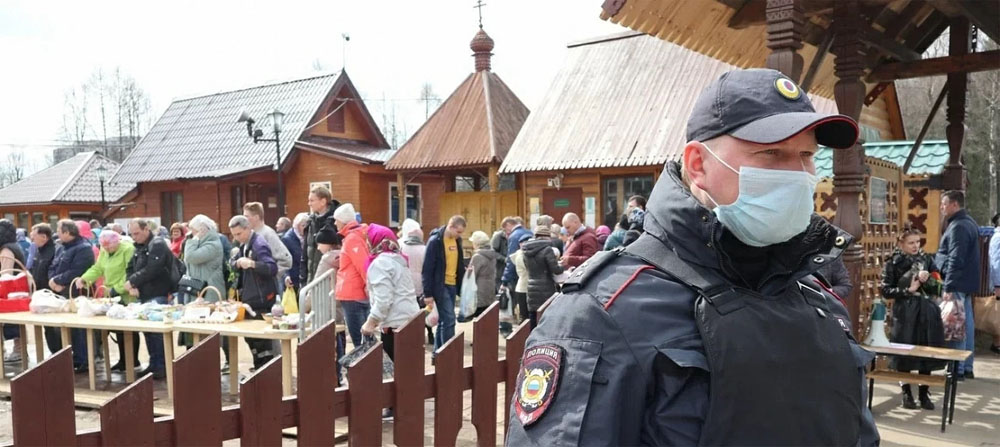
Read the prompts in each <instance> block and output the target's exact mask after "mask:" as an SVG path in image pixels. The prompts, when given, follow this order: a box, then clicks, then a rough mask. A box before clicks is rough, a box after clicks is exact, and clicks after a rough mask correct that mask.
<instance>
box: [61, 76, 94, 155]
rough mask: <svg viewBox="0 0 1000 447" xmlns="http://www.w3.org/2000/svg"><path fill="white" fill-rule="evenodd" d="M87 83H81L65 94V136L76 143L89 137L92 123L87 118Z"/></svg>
mask: <svg viewBox="0 0 1000 447" xmlns="http://www.w3.org/2000/svg"><path fill="white" fill-rule="evenodd" d="M87 96H88V91H87V85H86V84H84V85H80V86H77V87H73V88H71V89H69V90H67V91H66V92H65V93H64V94H63V106H64V109H63V137H64V138H65V139H67V140H70V141H72V142H74V143H77V144H79V143H82V142H83V140H85V139H86V138H87V133H88V131H89V129H90V123H89V121H88V119H87Z"/></svg>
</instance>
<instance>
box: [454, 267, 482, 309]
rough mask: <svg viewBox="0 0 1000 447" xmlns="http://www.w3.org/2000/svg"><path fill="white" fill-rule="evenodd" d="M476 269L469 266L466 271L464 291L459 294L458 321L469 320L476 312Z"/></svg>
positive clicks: (463, 281) (463, 283) (463, 284)
mask: <svg viewBox="0 0 1000 447" xmlns="http://www.w3.org/2000/svg"><path fill="white" fill-rule="evenodd" d="M477 294H478V287H477V286H476V271H475V269H473V268H471V267H470V268H469V269H468V270H466V271H465V278H464V279H463V280H462V293H461V294H459V298H460V300H459V308H458V321H467V320H468V319H469V318H471V317H472V314H474V313H476V295H477Z"/></svg>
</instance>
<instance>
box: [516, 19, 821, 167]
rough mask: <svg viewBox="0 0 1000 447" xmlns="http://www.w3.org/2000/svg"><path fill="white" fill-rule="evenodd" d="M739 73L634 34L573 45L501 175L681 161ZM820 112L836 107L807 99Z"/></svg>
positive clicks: (723, 65) (679, 49)
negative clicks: (713, 96)
mask: <svg viewBox="0 0 1000 447" xmlns="http://www.w3.org/2000/svg"><path fill="white" fill-rule="evenodd" d="M733 69H735V67H733V66H732V65H729V64H727V63H725V62H721V61H719V60H716V59H713V58H711V57H708V56H705V55H703V54H700V53H697V52H694V51H691V50H688V49H685V48H683V47H680V46H678V45H675V44H672V43H670V42H665V41H663V40H660V39H656V38H654V37H650V36H647V35H645V34H641V33H636V32H634V31H629V32H625V33H619V34H615V35H612V36H607V37H603V38H599V39H595V40H591V41H588V42H584V43H580V44H574V45H570V50H569V53H568V55H567V60H566V62H565V64H564V65H563V68H562V69H561V70H560V71H559V73H558V74H557V75H556V77H555V79H554V80H553V82H552V85H551V86H550V87H549V89H548V94H546V95H545V98H544V99H543V100H542V103H541V104H540V105H539V106H538V108H537V110H535V112H534V113H532V114H531V116H529V117H528V120H527V121H526V122H525V123H524V128H523V129H521V132H520V134H519V135H518V136H517V139H516V140H515V141H514V145H513V146H512V147H511V149H510V152H509V153H508V154H507V158H506V160H504V163H503V165H502V166H501V167H500V172H501V173H513V172H527V171H548V170H561V169H588V168H608V167H626V166H653V165H662V164H663V163H666V162H667V161H668V160H673V159H676V158H679V157H680V155H681V150H682V149H683V147H684V143H685V142H686V141H687V138H686V136H687V119H688V116H689V115H690V114H691V109H692V108H693V107H694V103H695V100H697V98H698V95H699V94H700V93H701V91H702V90H703V89H704V88H705V87H707V86H708V84H709V83H711V82H712V81H714V80H715V79H717V78H718V77H719V76H720V75H722V73H724V72H726V71H729V70H733ZM809 97H810V99H811V100H812V103H813V106H814V107H815V108H816V111H818V112H821V113H837V105H836V103H834V102H833V101H831V100H829V99H826V98H821V97H817V96H814V95H809Z"/></svg>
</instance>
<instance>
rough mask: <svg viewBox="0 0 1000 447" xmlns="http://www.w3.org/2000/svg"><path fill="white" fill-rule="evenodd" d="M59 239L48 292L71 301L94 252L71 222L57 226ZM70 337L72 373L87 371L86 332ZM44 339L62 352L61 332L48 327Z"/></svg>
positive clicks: (65, 221)
mask: <svg viewBox="0 0 1000 447" xmlns="http://www.w3.org/2000/svg"><path fill="white" fill-rule="evenodd" d="M56 236H57V237H58V238H59V241H60V242H62V245H60V246H59V247H58V248H57V249H56V257H55V260H53V261H52V266H51V267H49V289H51V290H52V291H53V292H55V293H58V294H59V295H62V296H63V297H66V298H70V299H72V298H73V296H72V295H71V294H70V284H71V282H72V281H73V280H74V279H76V278H79V277H81V276H83V273H84V272H86V271H87V269H89V268H90V266H92V265H94V262H95V260H94V249H93V248H92V247H91V245H90V241H88V240H87V239H85V238H84V237H82V236H80V228H79V227H77V226H76V222H73V221H72V220H69V219H63V220H60V221H59V223H58V224H56ZM74 291H76V290H74ZM71 336H72V341H73V370H74V371H76V372H78V373H82V372H86V371H87V370H88V366H87V340H86V332H84V330H83V329H73V330H72V331H71ZM45 337H46V339H47V340H46V342H47V344H48V345H49V350H50V351H52V352H53V353H55V352H56V351H58V350H59V349H62V338H61V336H60V335H59V331H58V330H56V329H55V328H50V327H46V328H45Z"/></svg>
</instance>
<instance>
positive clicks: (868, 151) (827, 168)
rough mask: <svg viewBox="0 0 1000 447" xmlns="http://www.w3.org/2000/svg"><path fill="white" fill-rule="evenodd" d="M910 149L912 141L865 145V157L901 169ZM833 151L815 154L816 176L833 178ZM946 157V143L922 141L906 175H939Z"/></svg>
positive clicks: (822, 151)
mask: <svg viewBox="0 0 1000 447" xmlns="http://www.w3.org/2000/svg"><path fill="white" fill-rule="evenodd" d="M912 148H913V141H879V142H875V143H865V156H867V157H875V158H879V159H882V160H885V161H888V162H890V163H895V164H896V165H899V166H900V167H902V166H903V164H905V163H906V157H907V156H908V155H910V149H912ZM833 151H834V150H833V149H830V148H828V147H821V148H820V149H819V150H818V151H817V152H816V158H815V159H814V160H815V163H816V175H817V176H819V177H833ZM948 155H949V152H948V141H946V140H930V141H924V142H923V143H921V144H920V149H918V150H917V155H915V156H914V157H913V164H912V165H910V171H909V172H908V174H931V175H933V174H940V173H941V172H943V171H944V166H945V165H946V164H948Z"/></svg>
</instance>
